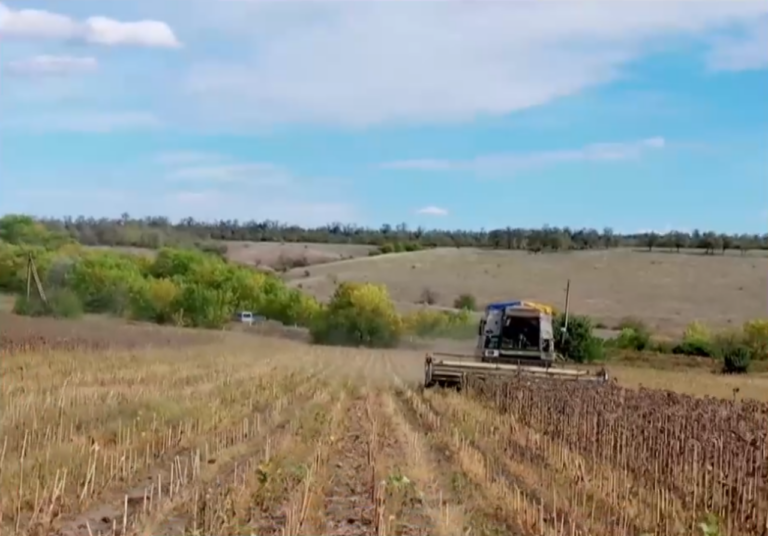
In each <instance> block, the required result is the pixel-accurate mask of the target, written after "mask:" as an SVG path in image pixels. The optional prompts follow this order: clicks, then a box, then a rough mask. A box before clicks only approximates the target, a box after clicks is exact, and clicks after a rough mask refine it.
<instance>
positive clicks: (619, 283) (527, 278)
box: [288, 248, 768, 335]
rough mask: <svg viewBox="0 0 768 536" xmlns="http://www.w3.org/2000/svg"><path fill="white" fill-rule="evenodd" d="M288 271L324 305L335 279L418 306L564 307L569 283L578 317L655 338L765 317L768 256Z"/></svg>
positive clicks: (538, 258)
mask: <svg viewBox="0 0 768 536" xmlns="http://www.w3.org/2000/svg"><path fill="white" fill-rule="evenodd" d="M309 272H310V275H309V276H308V277H307V276H306V273H305V272H304V271H303V270H292V271H291V272H289V274H288V276H289V277H291V278H292V279H293V284H295V285H301V287H302V288H303V289H304V290H306V291H308V292H310V293H312V294H314V295H316V296H318V297H320V298H327V297H328V296H329V295H330V293H331V292H332V290H333V287H334V282H335V281H343V280H358V281H371V282H376V283H384V284H385V285H387V286H388V287H389V289H390V293H391V294H392V297H393V299H394V300H396V301H398V302H403V303H414V302H418V301H419V300H420V297H421V295H422V293H423V292H424V290H425V289H426V288H428V289H430V290H432V291H434V292H435V293H436V295H437V296H438V302H437V305H442V306H450V305H451V304H452V302H453V300H454V299H455V298H456V296H458V295H459V294H460V293H462V292H469V293H472V294H474V295H475V296H476V298H477V300H478V303H479V304H483V303H487V302H490V301H494V300H505V299H532V300H537V301H543V302H547V303H552V304H555V305H560V306H562V304H563V301H564V298H565V292H564V289H565V284H566V281H567V280H568V279H571V282H572V287H571V289H572V294H571V298H572V301H571V304H572V307H573V309H572V310H573V311H576V312H579V313H583V314H588V315H590V316H593V317H594V318H596V319H597V320H598V321H601V322H603V323H604V324H606V325H609V326H610V325H615V324H616V323H617V322H618V321H619V320H620V319H622V318H623V317H626V316H630V315H631V316H636V317H639V318H641V319H643V320H645V321H646V322H648V323H649V324H650V325H651V326H652V327H653V328H654V329H655V330H656V331H657V332H660V333H664V334H669V335H678V334H679V333H680V331H681V330H682V329H683V327H684V326H685V325H686V324H688V323H689V322H691V321H693V320H697V319H698V320H702V321H704V322H706V323H708V324H711V325H712V326H716V327H728V326H732V325H738V324H740V323H742V322H743V321H745V320H747V319H752V318H756V317H764V316H766V305H765V296H764V294H765V288H768V257H766V256H760V255H751V256H746V257H739V256H735V255H726V256H704V255H700V254H691V253H687V254H679V255H678V254H674V253H667V252H663V253H662V252H659V253H646V252H637V251H630V250H611V251H594V252H578V253H577V252H574V253H562V254H547V255H531V254H528V253H525V252H508V251H480V250H475V249H453V248H450V249H449V248H443V249H436V250H431V251H424V252H416V253H406V254H399V255H384V256H379V257H370V258H365V259H359V260H354V261H344V262H339V263H329V264H324V265H319V266H315V267H312V268H310V269H309Z"/></svg>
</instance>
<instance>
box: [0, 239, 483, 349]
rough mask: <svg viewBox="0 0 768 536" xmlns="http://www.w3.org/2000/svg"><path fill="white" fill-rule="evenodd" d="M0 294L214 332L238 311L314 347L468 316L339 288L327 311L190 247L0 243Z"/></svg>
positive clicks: (445, 327)
mask: <svg viewBox="0 0 768 536" xmlns="http://www.w3.org/2000/svg"><path fill="white" fill-rule="evenodd" d="M29 253H31V254H32V255H33V258H34V259H35V264H36V265H37V269H38V272H39V274H40V278H41V279H42V283H43V288H44V289H45V292H46V294H47V302H48V303H47V305H46V304H43V303H42V302H41V300H40V299H39V298H38V297H37V295H36V293H34V292H33V294H32V298H31V299H30V300H27V299H26V295H25V292H26V266H27V255H28V254H29ZM0 290H5V291H10V292H15V293H17V294H19V297H18V298H17V300H16V303H15V312H17V313H18V314H25V315H31V316H37V315H53V316H62V317H75V316H79V315H81V314H82V313H106V314H111V315H116V316H122V317H128V318H131V319H135V320H143V321H149V322H155V323H158V324H175V325H179V326H188V327H203V328H222V327H224V326H225V325H226V324H227V323H228V322H229V321H230V320H231V319H232V317H233V315H234V313H235V312H237V311H240V310H248V311H252V312H254V313H256V314H259V315H262V316H264V317H266V318H268V319H270V320H277V321H279V322H282V323H284V324H289V325H298V326H303V327H309V328H310V331H311V334H312V337H313V339H314V340H315V341H316V342H325V343H334V344H355V345H358V344H361V345H365V346H383V347H386V346H394V345H396V344H397V343H398V342H399V340H400V338H401V337H402V336H403V335H406V334H413V335H419V336H446V335H449V334H451V333H456V332H459V333H462V330H463V333H466V331H467V330H468V329H469V328H470V324H471V323H472V322H471V318H470V313H469V311H462V312H460V313H453V312H443V311H427V310H423V311H418V312H416V313H413V314H409V315H399V314H397V312H396V311H395V308H394V304H393V302H392V300H391V299H390V298H389V295H388V293H387V291H386V288H384V287H383V286H379V285H371V284H354V283H342V284H341V285H339V286H338V288H337V291H336V294H335V295H334V297H333V299H332V300H331V301H330V303H329V304H327V305H326V304H322V303H320V302H318V301H317V300H315V299H314V298H313V297H311V296H309V295H306V294H304V293H302V292H301V291H300V290H299V289H295V288H290V287H288V286H286V285H285V283H284V282H283V281H282V280H281V279H279V278H278V277H277V276H275V275H272V274H266V273H261V272H257V271H254V270H252V269H250V268H247V267H244V266H240V265H236V264H231V263H229V262H227V261H226V260H225V259H223V258H221V257H220V256H218V255H215V254H207V253H205V252H202V251H199V250H195V249H170V248H166V249H162V250H160V251H159V252H158V254H157V256H156V257H155V258H154V259H151V258H148V257H142V256H137V255H131V254H127V253H119V252H114V251H95V250H87V249H83V248H80V247H78V246H76V245H67V246H65V247H62V248H58V249H46V248H43V247H38V248H28V247H21V246H14V245H9V244H5V243H0Z"/></svg>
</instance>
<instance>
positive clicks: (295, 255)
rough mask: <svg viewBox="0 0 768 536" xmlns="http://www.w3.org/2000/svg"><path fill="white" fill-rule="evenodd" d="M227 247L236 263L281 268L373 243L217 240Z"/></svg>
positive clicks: (361, 250)
mask: <svg viewBox="0 0 768 536" xmlns="http://www.w3.org/2000/svg"><path fill="white" fill-rule="evenodd" d="M221 244H224V245H225V246H227V253H226V257H227V258H228V259H229V260H231V261H233V262H237V263H240V264H246V265H248V266H254V267H259V268H262V269H274V270H278V269H283V268H293V267H294V266H301V267H302V272H301V273H302V275H303V270H305V269H306V268H305V267H308V266H313V265H316V264H323V263H329V262H337V261H343V260H348V259H355V258H358V257H367V256H368V252H369V251H371V250H373V249H375V247H373V246H366V245H361V244H311V243H304V242H295V243H290V242H288V243H281V242H235V241H226V242H221ZM89 249H95V250H112V251H120V252H123V253H130V254H133V255H144V256H148V257H154V256H155V255H156V254H157V252H156V251H154V250H151V249H144V248H134V247H109V246H92V247H90V248H89Z"/></svg>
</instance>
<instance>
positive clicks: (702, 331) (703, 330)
mask: <svg viewBox="0 0 768 536" xmlns="http://www.w3.org/2000/svg"><path fill="white" fill-rule="evenodd" d="M711 340H712V333H711V332H710V331H709V329H708V328H707V327H706V326H705V325H704V324H702V323H701V322H698V321H696V322H691V323H690V324H688V325H687V326H686V328H685V331H684V332H683V341H711Z"/></svg>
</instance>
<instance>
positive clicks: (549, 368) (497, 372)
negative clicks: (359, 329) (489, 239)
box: [424, 301, 608, 387]
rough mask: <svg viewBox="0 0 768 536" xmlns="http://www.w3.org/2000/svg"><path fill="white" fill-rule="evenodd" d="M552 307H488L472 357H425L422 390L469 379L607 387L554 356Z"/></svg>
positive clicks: (599, 377)
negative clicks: (527, 378)
mask: <svg viewBox="0 0 768 536" xmlns="http://www.w3.org/2000/svg"><path fill="white" fill-rule="evenodd" d="M553 317H554V310H553V308H552V307H550V306H547V305H543V304H539V303H535V302H528V301H514V302H504V303H493V304H491V305H489V306H488V307H487V308H486V309H485V313H484V314H483V317H482V318H481V320H480V323H479V325H478V330H477V342H476V345H475V350H474V353H473V355H464V354H449V353H437V352H434V353H430V354H427V357H426V360H425V365H424V385H425V387H432V386H435V385H440V386H449V387H460V386H462V385H464V383H465V382H466V381H467V379H469V378H470V377H479V378H489V377H504V376H515V375H517V376H519V375H528V376H537V377H550V378H558V379H571V380H591V381H607V379H608V375H607V373H606V372H605V371H604V370H602V371H600V372H599V373H598V374H594V373H590V372H589V371H587V370H581V369H574V368H566V367H563V366H561V365H559V364H558V362H560V361H564V359H563V358H562V357H561V356H559V355H558V354H557V353H556V351H555V333H554V329H553Z"/></svg>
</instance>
